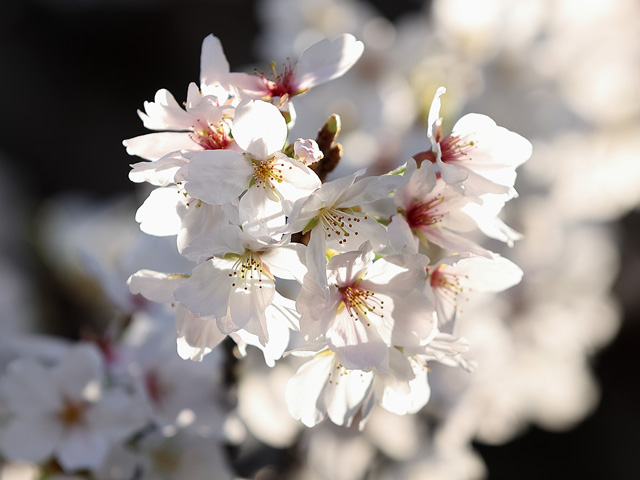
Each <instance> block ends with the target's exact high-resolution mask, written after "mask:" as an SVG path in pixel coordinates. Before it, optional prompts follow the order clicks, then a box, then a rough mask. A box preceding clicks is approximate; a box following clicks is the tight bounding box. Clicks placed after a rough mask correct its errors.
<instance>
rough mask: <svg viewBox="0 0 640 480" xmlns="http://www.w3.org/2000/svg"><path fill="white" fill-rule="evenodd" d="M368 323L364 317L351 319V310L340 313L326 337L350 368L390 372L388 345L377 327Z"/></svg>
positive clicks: (342, 361) (331, 346) (332, 348)
mask: <svg viewBox="0 0 640 480" xmlns="http://www.w3.org/2000/svg"><path fill="white" fill-rule="evenodd" d="M364 322H365V320H364V319H362V318H360V319H356V318H353V317H351V316H350V315H349V313H348V312H347V310H342V311H341V312H339V313H338V314H337V315H336V318H335V321H334V322H333V325H332V326H331V328H330V329H329V330H328V331H327V334H326V335H327V339H328V341H329V345H330V348H331V350H332V351H334V352H336V353H337V354H338V356H339V357H340V362H341V363H342V365H344V367H345V368H347V369H355V370H366V369H371V368H380V369H381V370H386V368H387V365H386V362H387V359H388V354H387V345H386V344H385V343H384V341H383V340H382V338H380V335H379V334H378V331H377V330H376V328H375V326H373V325H367V324H365V323H364Z"/></svg>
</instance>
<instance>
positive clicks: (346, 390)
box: [322, 368, 373, 427]
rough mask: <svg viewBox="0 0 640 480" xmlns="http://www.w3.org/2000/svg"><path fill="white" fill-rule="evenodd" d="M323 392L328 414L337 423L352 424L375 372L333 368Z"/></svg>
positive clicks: (347, 425)
mask: <svg viewBox="0 0 640 480" xmlns="http://www.w3.org/2000/svg"><path fill="white" fill-rule="evenodd" d="M330 380H331V381H330V382H328V383H327V384H326V385H325V389H324V392H323V396H324V402H322V403H323V404H324V405H325V406H326V409H327V414H328V415H329V418H330V419H331V421H332V422H333V423H335V424H336V425H344V426H346V427H349V426H351V423H352V421H353V418H354V417H355V415H356V414H357V413H358V410H360V406H361V405H362V402H363V401H364V399H365V397H366V395H367V393H368V391H369V389H370V387H371V381H372V380H373V372H363V371H361V370H347V369H344V368H333V369H332V371H331V373H330Z"/></svg>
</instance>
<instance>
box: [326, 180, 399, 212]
mask: <svg viewBox="0 0 640 480" xmlns="http://www.w3.org/2000/svg"><path fill="white" fill-rule="evenodd" d="M405 182H406V178H403V176H402V175H380V176H375V177H366V178H363V179H362V180H358V181H357V182H356V183H354V184H353V185H352V186H351V187H350V188H349V189H348V190H347V191H346V192H345V193H344V194H343V195H341V196H340V200H339V204H338V206H339V207H340V208H349V207H355V206H356V205H366V204H367V203H371V202H375V201H377V200H380V199H381V198H385V197H386V196H387V195H389V193H390V192H391V191H392V190H395V189H396V188H398V187H400V186H401V185H403V184H404V183H405Z"/></svg>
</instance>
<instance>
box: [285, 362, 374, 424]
mask: <svg viewBox="0 0 640 480" xmlns="http://www.w3.org/2000/svg"><path fill="white" fill-rule="evenodd" d="M373 376H374V373H373V372H372V371H369V372H365V371H362V370H348V369H346V368H344V366H343V365H342V364H341V363H340V359H339V357H338V355H337V354H335V353H334V352H332V351H331V350H324V351H322V352H320V353H318V354H317V355H316V356H315V357H314V358H313V359H311V360H309V361H308V362H306V363H305V364H304V365H302V367H300V369H299V370H298V371H297V373H296V374H295V375H294V376H293V377H292V378H291V380H289V383H288V384H287V390H286V399H287V406H288V408H289V413H290V414H291V416H292V417H293V418H295V419H296V420H300V421H301V422H302V423H303V424H304V425H306V426H307V427H313V426H314V425H316V424H318V423H320V422H321V421H322V420H324V418H325V417H326V416H327V415H328V416H329V418H330V419H331V421H332V422H333V423H335V424H336V425H344V426H347V427H349V426H351V423H352V422H353V419H354V417H355V415H356V414H357V413H358V411H359V410H360V408H361V406H362V403H363V401H364V400H365V398H366V397H367V395H368V393H369V390H370V388H371V381H372V380H373Z"/></svg>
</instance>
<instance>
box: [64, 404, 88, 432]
mask: <svg viewBox="0 0 640 480" xmlns="http://www.w3.org/2000/svg"><path fill="white" fill-rule="evenodd" d="M84 409H85V406H84V404H82V403H77V402H72V401H71V400H67V399H65V400H64V407H63V408H62V411H61V412H60V420H61V421H62V424H63V425H65V426H67V427H70V426H72V425H78V424H80V423H82V422H84Z"/></svg>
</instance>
